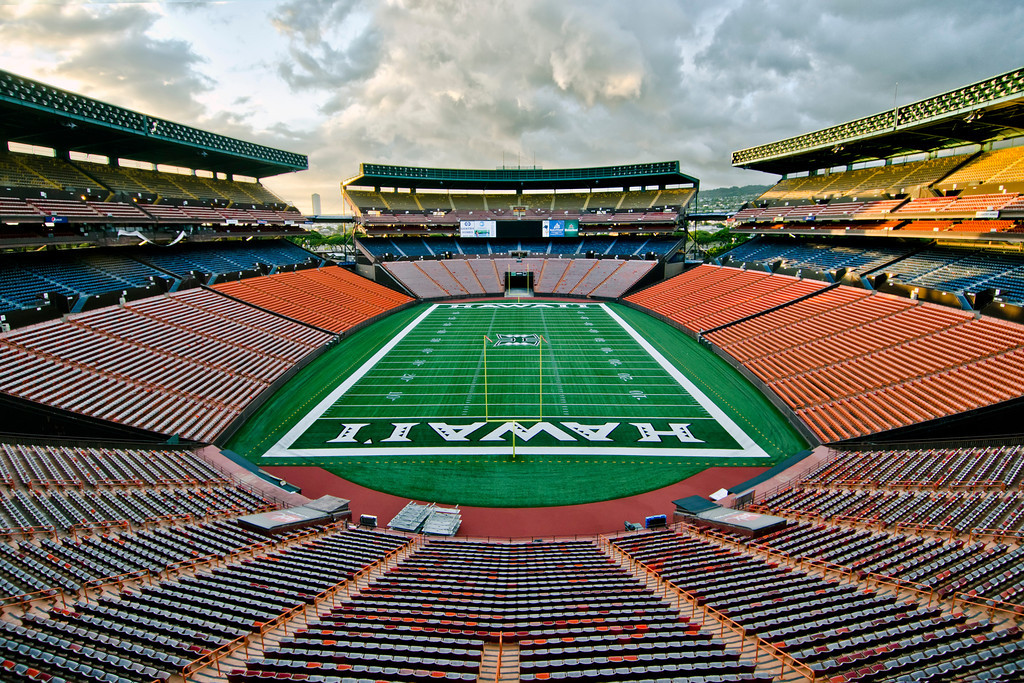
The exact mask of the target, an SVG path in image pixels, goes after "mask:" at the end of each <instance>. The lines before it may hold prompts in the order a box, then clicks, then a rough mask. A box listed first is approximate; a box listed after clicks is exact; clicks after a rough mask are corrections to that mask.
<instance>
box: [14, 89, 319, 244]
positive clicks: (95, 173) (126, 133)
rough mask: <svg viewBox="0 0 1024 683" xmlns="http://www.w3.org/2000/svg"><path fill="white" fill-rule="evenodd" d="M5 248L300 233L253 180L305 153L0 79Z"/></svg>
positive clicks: (290, 168)
mask: <svg viewBox="0 0 1024 683" xmlns="http://www.w3.org/2000/svg"><path fill="white" fill-rule="evenodd" d="M0 112H2V114H3V123H2V124H0V140H2V141H3V143H4V144H3V145H2V147H0V220H2V224H0V246H2V247H3V248H5V249H6V248H15V247H39V246H44V245H45V246H51V245H70V244H90V245H94V246H112V245H124V244H137V243H139V241H140V240H146V241H150V242H168V241H171V240H172V239H175V238H176V237H177V236H178V235H180V234H181V233H182V232H184V233H185V234H187V235H189V237H190V239H194V240H199V239H203V238H208V239H216V238H219V237H223V236H229V235H235V236H243V237H248V236H254V235H256V236H262V235H267V234H270V235H281V234H294V233H296V232H301V228H300V227H298V226H299V225H300V224H301V223H302V222H303V217H302V215H301V214H300V213H299V212H298V211H297V210H296V209H295V208H294V207H292V206H289V205H288V203H287V202H285V201H284V200H283V199H281V198H280V197H278V196H276V195H275V194H274V193H273V192H271V191H270V190H268V189H267V188H266V187H265V186H264V185H263V184H262V183H260V182H259V180H258V179H259V178H265V177H268V176H273V175H278V174H281V173H287V172H294V171H300V170H303V169H305V168H306V167H307V164H308V162H307V159H306V157H305V156H303V155H301V154H295V153H293V152H286V151H284V150H279V149H273V148H270V147H266V146H263V145H258V144H255V143H251V142H246V141H243V140H236V139H232V138H228V137H225V136H223V135H218V134H215V133H210V132H207V131H203V130H199V129H196V128H192V127H190V126H185V125H182V124H179V123H175V122H172V121H166V120H164V119H159V118H156V117H153V116H149V115H145V114H141V113H138V112H135V111H131V110H128V109H124V108H122V107H118V106H115V105H112V104H107V103H105V102H100V101H97V100H94V99H92V98H89V97H85V96H82V95H78V94H75V93H71V92H68V91H65V90H60V89H58V88H54V87H52V86H49V85H46V84H44V83H40V82H38V81H34V80H31V79H28V78H24V77H22V76H18V75H16V74H13V73H10V72H7V71H0Z"/></svg>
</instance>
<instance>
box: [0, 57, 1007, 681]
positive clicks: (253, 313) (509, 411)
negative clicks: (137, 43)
mask: <svg viewBox="0 0 1024 683" xmlns="http://www.w3.org/2000/svg"><path fill="white" fill-rule="evenodd" d="M0 108H2V111H3V118H2V123H0V130H2V137H3V139H4V141H5V143H6V144H5V147H4V148H3V149H2V150H0V219H2V225H0V247H2V249H3V253H2V254H0V307H2V308H0V324H2V333H0V354H2V358H3V362H2V365H0V391H2V393H0V404H2V407H3V410H2V412H0V416H2V417H0V430H2V432H3V434H2V439H0V449H2V453H0V477H2V478H3V496H2V497H0V524H2V528H0V533H2V534H3V542H2V543H0V554H2V557H0V590H2V609H3V615H4V616H3V619H2V620H0V629H2V630H0V645H2V651H0V680H4V681H8V680H9V681H23V680H39V681H57V682H59V681H83V682H85V681H109V682H110V683H121V682H128V681H133V682H136V683H146V682H150V681H230V682H231V683H250V682H255V681H258V680H264V679H274V680H295V681H310V682H312V681H321V682H325V683H326V682H331V683H343V682H344V683H350V682H351V683H360V682H363V681H366V682H369V681H394V682H414V681H427V680H480V681H546V680H562V679H571V680H579V681H680V682H684V683H711V682H712V681H716V682H721V683H726V682H732V681H737V682H738V681H801V680H807V681H830V682H832V683H841V682H845V681H935V682H937V681H968V680H971V681H973V680H1003V681H1014V680H1021V674H1020V673H1018V672H1019V671H1021V670H1024V639H1022V636H1021V633H1020V630H1019V627H1018V621H1019V619H1020V618H1021V614H1022V613H1024V593H1022V591H1024V574H1022V572H1021V568H1020V566H1021V562H1020V559H1021V557H1022V555H1024V547H1022V545H1021V542H1022V538H1024V537H1022V533H1024V505H1022V503H1024V498H1022V496H1024V493H1022V490H1021V483H1022V480H1024V457H1022V452H1021V448H1022V441H1021V436H1020V435H1021V429H1020V427H1019V425H1018V423H1017V420H1018V419H1019V416H1020V415H1021V410H1022V406H1024V385H1022V382H1021V376H1022V370H1024V315H1022V307H1024V256H1022V255H1021V247H1022V244H1024V144H1022V142H1024V137H1022V136H1021V131H1022V130H1024V69H1018V70H1015V71H1011V72H1008V73H1003V74H1000V75H996V76H993V77H990V78H987V79H985V80H983V81H979V82H976V83H972V84H967V85H964V86H962V87H960V88H957V89H955V90H952V91H948V92H943V93H938V94H935V95H933V96H931V97H929V98H927V99H924V100H921V101H918V102H913V103H911V104H909V105H904V106H900V107H894V108H893V109H892V110H889V111H883V112H879V113H877V114H875V115H872V116H868V117H865V118H861V119H856V120H853V121H849V122H845V123H838V124H836V125H833V126H831V127H828V128H824V129H821V130H816V131H812V132H808V133H806V134H803V135H799V136H797V137H793V138H788V139H783V140H779V141H777V142H773V143H770V144H765V145H761V146H757V147H749V148H745V149H740V150H738V151H736V152H734V153H733V156H732V165H733V166H735V167H737V168H742V169H751V170H756V171H763V172H768V173H771V174H775V175H778V176H780V179H779V180H778V182H776V183H775V184H774V185H773V186H772V187H770V188H769V189H768V190H767V191H765V192H764V193H763V194H761V195H760V196H759V197H757V198H756V199H755V200H753V201H751V202H749V203H748V204H746V205H745V206H743V207H741V208H740V209H739V210H738V211H736V212H735V213H734V214H731V215H729V216H728V217H727V220H728V224H729V226H730V230H731V234H732V235H733V236H734V238H735V242H736V244H735V246H732V244H731V243H730V247H731V248H729V249H728V250H727V251H725V252H724V253H722V254H719V255H715V256H706V257H705V256H703V255H702V254H700V253H698V252H695V251H694V249H693V244H694V239H693V237H694V232H695V231H696V230H697V228H698V227H699V226H700V224H701V222H702V221H707V220H712V219H714V218H715V217H714V216H706V215H702V214H701V213H699V212H697V211H696V210H695V200H696V198H697V197H698V195H699V192H700V180H699V179H698V178H697V177H695V176H694V175H693V174H691V173H688V172H687V171H686V168H685V164H684V163H681V162H680V161H659V162H649V161H638V162H637V163H631V164H625V165H614V166H594V167H580V168H554V169H541V168H535V167H531V168H521V167H516V168H506V167H502V168H498V169H490V170H484V169H479V168H444V167H424V166H397V165H388V164H380V163H372V162H365V163H362V164H361V166H360V168H359V169H358V172H356V173H355V174H354V175H352V176H351V177H348V178H345V179H343V180H340V191H341V195H342V197H343V198H344V200H345V202H346V204H347V206H349V207H350V209H351V211H350V212H349V213H347V214H346V215H344V216H338V217H334V218H332V219H331V220H332V222H340V223H343V224H345V225H346V226H347V228H348V229H349V231H350V232H352V233H353V234H355V235H356V237H355V239H354V241H353V242H352V243H351V244H350V245H348V247H347V249H345V250H344V251H342V252H324V251H320V250H313V249H307V248H304V247H303V246H301V245H302V244H309V242H308V240H307V238H308V237H309V235H310V234H311V231H312V230H314V229H315V228H316V227H317V222H316V220H317V217H314V216H305V215H303V214H302V212H300V211H299V210H298V209H296V208H295V207H294V206H293V205H291V204H290V203H289V202H288V201H286V200H284V199H282V198H281V197H279V196H277V195H276V194H275V193H274V192H272V191H270V190H269V189H268V188H267V187H266V185H265V184H264V183H263V182H262V181H263V180H264V179H267V178H273V177H274V176H278V175H281V174H287V173H295V172H301V171H303V170H305V169H307V168H308V166H309V159H308V158H307V157H306V156H304V155H302V154H298V153H294V152H289V151H285V150H281V149H276V148H271V147H267V146H263V145H259V144H256V143H252V142H248V141H246V140H242V139H235V138H232V137H228V136H224V135H220V134H216V133H213V132H208V131H205V130H201V129H198V128H194V127H191V126H189V125H186V124H182V123H177V122H173V121H169V120H165V119H162V118H158V117H155V116H150V115H147V114H143V113H139V112H136V111H132V110H129V109H125V108H122V107H120V106H117V105H114V104H110V103H106V102H102V101H99V100H96V99H92V98H90V97H86V96H84V95H80V94H76V93H73V92H70V91H67V90H62V89H59V88H56V87H53V86H50V85H47V84H45V83H42V82H39V81H35V80H32V79H28V78H25V77H22V76H19V75H17V74H14V73H10V72H0ZM339 254H341V256H339Z"/></svg>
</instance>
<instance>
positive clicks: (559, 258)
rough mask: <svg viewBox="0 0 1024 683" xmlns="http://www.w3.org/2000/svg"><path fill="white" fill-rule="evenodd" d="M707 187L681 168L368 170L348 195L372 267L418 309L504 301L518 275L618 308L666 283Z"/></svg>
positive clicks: (538, 288)
mask: <svg viewBox="0 0 1024 683" xmlns="http://www.w3.org/2000/svg"><path fill="white" fill-rule="evenodd" d="M699 185H700V183H699V181H698V180H697V179H696V178H694V177H692V176H689V175H686V174H685V173H682V172H681V171H680V170H679V162H678V161H673V162H659V163H651V164H631V165H623V166H610V167H595V168H566V169H539V168H527V169H523V168H501V169H496V170H492V171H488V170H469V169H443V168H420V167H406V166H386V165H381V164H366V163H364V164H362V166H361V168H360V172H359V174H358V175H356V176H354V177H352V178H350V179H348V180H346V181H345V182H343V183H342V194H343V196H344V198H345V200H346V202H347V203H348V204H349V205H350V206H351V207H352V208H353V213H354V214H355V215H356V220H357V221H358V222H359V223H360V225H361V226H362V229H363V230H364V231H365V233H366V237H363V238H361V239H360V240H358V242H357V244H358V246H359V248H360V250H361V252H362V256H363V257H364V259H365V262H366V263H367V264H368V265H369V267H372V268H376V269H378V270H381V269H383V270H384V271H385V273H386V274H385V275H383V276H382V278H383V279H390V278H393V279H394V280H396V281H397V282H399V283H401V285H402V286H403V287H404V288H405V289H406V290H407V291H409V292H410V293H412V294H414V295H415V296H416V297H418V298H421V299H442V298H450V297H464V296H480V295H492V296H493V295H502V294H504V293H505V292H506V291H508V290H509V289H510V288H511V287H510V281H509V277H510V274H511V275H515V274H517V273H518V274H520V275H519V278H520V279H522V278H526V289H527V290H529V291H531V292H536V293H537V294H541V295H565V296H571V297H583V298H590V297H594V298H608V299H614V298H617V297H620V296H622V295H623V294H624V293H625V292H627V291H629V290H630V289H632V288H634V287H636V286H637V284H638V283H640V282H641V281H642V280H647V281H653V280H654V279H656V278H660V277H663V276H664V264H665V263H666V262H667V261H669V260H670V259H671V258H672V257H673V256H675V255H676V252H677V250H678V248H679V247H680V246H681V244H683V243H685V239H686V226H687V220H686V216H687V212H688V208H689V205H690V204H691V202H692V201H693V199H694V198H695V197H696V195H697V191H698V189H699ZM680 233H681V234H682V240H680V239H679V238H678V236H676V235H678V234H680ZM525 257H529V258H527V259H526V260H523V259H524V258H525ZM634 261H639V263H637V262H634ZM518 289H522V288H521V287H520V288H518Z"/></svg>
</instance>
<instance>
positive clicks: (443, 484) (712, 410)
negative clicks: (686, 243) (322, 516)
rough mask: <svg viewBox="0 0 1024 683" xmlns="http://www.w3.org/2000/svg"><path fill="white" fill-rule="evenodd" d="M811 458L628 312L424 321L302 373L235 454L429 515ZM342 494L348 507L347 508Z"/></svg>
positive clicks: (603, 308)
mask: <svg viewBox="0 0 1024 683" xmlns="http://www.w3.org/2000/svg"><path fill="white" fill-rule="evenodd" d="M804 446H805V443H804V442H803V440H802V439H801V438H800V437H799V435H798V434H797V433H796V432H795V431H794V430H793V429H792V428H791V427H790V426H789V425H788V423H786V421H785V419H784V418H783V417H782V416H781V415H780V414H779V413H778V412H777V411H776V410H775V409H774V407H772V406H771V404H770V403H769V402H768V400H767V399H766V398H765V397H763V396H762V395H761V394H760V393H759V392H758V391H757V390H756V389H755V388H754V387H752V386H751V385H750V384H749V383H748V382H747V381H746V380H745V379H743V378H742V377H741V376H740V375H739V374H738V373H736V372H735V371H734V370H733V369H732V368H731V367H729V366H728V365H727V364H726V363H725V362H724V361H722V360H721V359H719V358H717V357H716V356H714V354H712V353H710V352H709V351H708V350H707V349H705V348H703V347H701V346H700V345H699V344H697V343H696V342H695V341H694V340H692V339H690V338H689V337H686V336H685V335H683V334H682V333H681V332H679V331H678V330H675V329H672V328H671V327H670V326H669V325H667V324H665V323H663V322H661V321H658V320H655V319H654V318H651V317H650V316H648V315H646V314H644V313H642V312H639V311H635V310H633V309H630V308H628V307H625V306H622V305H618V304H605V303H598V302H590V301H587V302H579V303H574V302H552V301H544V300H537V301H531V300H520V301H481V302H472V303H438V304H423V305H420V306H417V307H414V308H411V309H407V310H405V311H402V312H400V313H398V314H395V315H393V316H390V317H388V318H386V319H384V320H382V321H380V322H378V323H375V324H374V325H372V326H370V327H368V328H365V329H363V330H361V331H359V332H357V333H356V334H354V335H352V336H351V337H349V338H348V339H345V340H343V341H342V342H341V343H339V344H338V345H337V346H336V347H334V348H332V349H330V350H328V351H327V352H326V353H324V354H323V355H322V356H321V357H320V358H318V359H317V360H315V361H314V362H313V363H311V364H310V365H309V366H307V367H306V368H304V369H303V370H302V371H301V372H299V374H298V375H296V376H295V377H294V378H293V379H292V380H290V381H289V382H288V383H287V384H286V385H285V386H284V387H282V388H281V389H280V390H278V392H277V393H276V394H275V395H274V396H272V397H271V398H270V399H269V400H268V401H267V402H266V403H265V404H264V405H263V406H262V407H261V408H260V409H259V410H258V411H257V412H256V414H254V415H253V416H252V417H251V418H250V419H249V421H248V422H247V423H246V424H245V425H243V427H242V428H241V429H240V430H239V431H238V432H237V433H236V434H235V435H234V436H233V437H232V438H231V440H230V441H229V442H228V443H227V444H226V447H228V448H230V449H231V450H234V451H236V452H238V453H240V454H242V455H243V456H245V457H247V458H249V459H250V460H252V461H253V462H255V463H257V464H259V465H262V466H272V465H316V466H319V467H323V468H324V469H327V470H329V471H331V472H333V473H335V474H337V475H338V476H340V477H342V478H344V479H347V480H349V481H352V482H355V483H358V484H360V485H363V486H367V487H369V488H373V489H376V490H380V491H385V492H388V493H393V494H396V495H400V496H405V497H408V498H415V499H418V500H432V501H437V502H446V503H461V504H464V505H490V506H499V507H514V506H537V505H556V504H571V503H579V502H590V501H595V500H608V499H612V498H619V497H623V496H626V495H632V494H635V493H641V492H644V491H649V490H652V489H655V488H659V487H662V486H666V485H668V484H671V483H674V482H676V481H679V480H681V479H684V478H686V477H687V476H690V475H692V474H695V473H697V472H700V471H701V470H703V469H705V468H707V467H710V466H765V467H768V466H771V465H772V464H774V463H775V462H777V461H778V460H780V459H781V458H784V457H787V456H789V455H792V454H793V453H795V452H797V451H798V450H800V449H801V448H803V447H804ZM339 495H341V494H339Z"/></svg>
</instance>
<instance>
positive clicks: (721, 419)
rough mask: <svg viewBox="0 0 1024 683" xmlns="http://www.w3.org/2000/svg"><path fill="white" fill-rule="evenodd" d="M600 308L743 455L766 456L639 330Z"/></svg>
mask: <svg viewBox="0 0 1024 683" xmlns="http://www.w3.org/2000/svg"><path fill="white" fill-rule="evenodd" d="M601 308H603V309H604V310H605V312H606V313H607V314H608V315H609V316H611V318H612V320H614V321H615V322H617V323H618V324H619V325H622V329H624V330H626V332H628V333H629V336H631V337H632V338H633V340H634V341H636V343H637V344H639V345H640V346H642V347H643V348H644V350H646V351H647V353H649V354H651V358H653V359H654V360H656V361H658V363H659V364H660V365H661V367H663V368H665V372H667V373H668V374H669V375H671V376H672V377H673V378H674V379H675V380H676V381H677V382H679V383H680V384H681V385H683V387H684V388H685V389H686V391H688V392H689V393H690V395H691V396H693V397H694V398H695V399H697V402H698V403H700V404H701V405H702V406H704V410H706V411H708V414H709V415H711V416H712V417H714V418H715V419H717V420H718V423H719V424H720V425H722V427H723V428H724V429H725V431H727V432H728V433H729V435H730V436H731V437H732V438H734V439H736V443H738V444H739V445H740V448H742V449H743V450H744V451H746V452H745V453H744V456H746V457H755V458H756V457H762V458H767V457H768V454H767V453H765V452H764V449H762V448H761V447H760V446H758V445H757V444H756V443H755V442H754V440H753V439H751V438H750V437H749V436H747V433H746V432H745V431H743V430H742V429H740V427H739V425H737V424H736V423H735V422H733V421H732V418H730V417H729V416H728V415H726V414H725V412H724V411H723V410H722V409H721V408H719V407H718V404H717V403H715V402H714V401H712V400H711V399H709V398H708V397H707V396H706V395H705V394H704V392H703V391H701V390H700V388H699V387H698V386H697V385H696V384H694V383H693V382H691V381H690V379H689V378H688V377H687V376H686V375H684V374H683V373H681V372H680V371H679V370H678V369H677V368H676V366H674V365H672V363H670V362H668V359H667V358H665V356H663V355H661V353H660V352H659V351H658V350H657V349H656V348H654V347H653V346H651V344H650V342H648V341H647V340H646V339H644V337H643V336H642V335H641V334H640V333H639V332H637V331H636V330H634V329H633V327H632V326H631V325H630V324H629V323H627V322H626V321H625V320H623V319H622V318H620V317H619V316H618V314H617V313H615V311H613V310H612V309H611V308H609V307H608V305H607V304H601Z"/></svg>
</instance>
